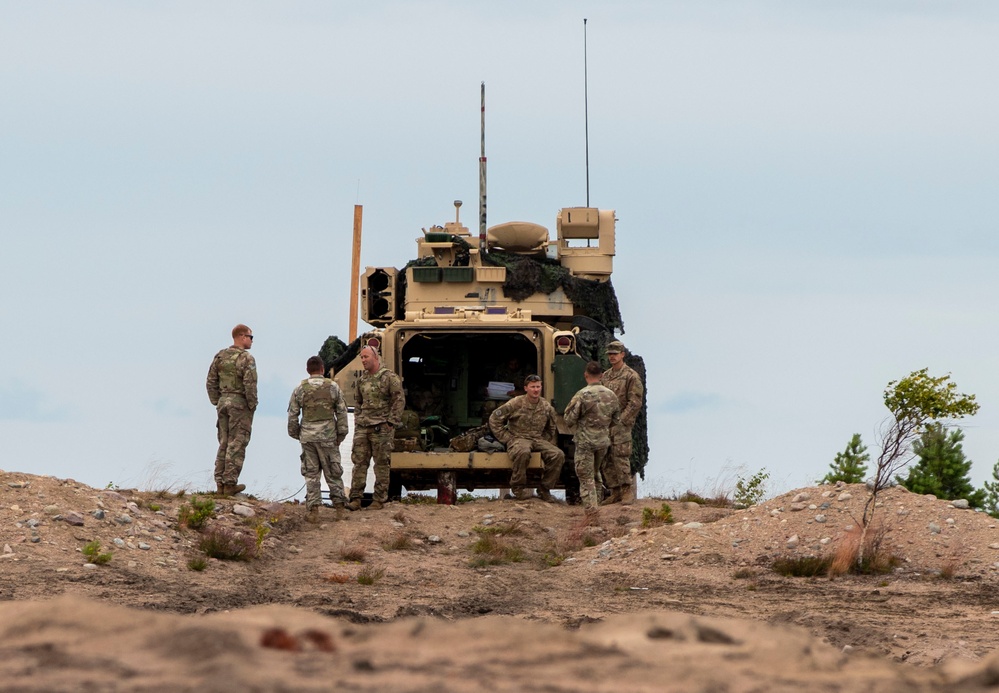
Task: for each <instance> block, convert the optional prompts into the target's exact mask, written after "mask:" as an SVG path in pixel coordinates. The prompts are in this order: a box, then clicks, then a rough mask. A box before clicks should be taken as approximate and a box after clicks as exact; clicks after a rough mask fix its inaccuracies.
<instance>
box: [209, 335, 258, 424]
mask: <svg viewBox="0 0 999 693" xmlns="http://www.w3.org/2000/svg"><path fill="white" fill-rule="evenodd" d="M205 387H206V388H207V389H208V400H209V401H210V402H211V403H212V404H214V405H215V406H218V405H220V404H236V405H245V406H246V407H247V408H249V409H250V411H253V410H254V409H256V408H257V362H256V361H254V360H253V357H252V356H251V355H250V352H248V351H246V350H245V349H240V348H239V347H235V346H231V347H226V348H225V349H223V350H222V351H220V352H219V353H217V354H215V358H213V359H212V365H211V366H210V367H209V368H208V378H207V380H206V381H205Z"/></svg>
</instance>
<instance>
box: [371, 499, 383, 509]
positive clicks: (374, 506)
mask: <svg viewBox="0 0 999 693" xmlns="http://www.w3.org/2000/svg"><path fill="white" fill-rule="evenodd" d="M384 507H385V504H384V503H382V502H381V501H371V505H369V506H368V510H381V509H382V508H384Z"/></svg>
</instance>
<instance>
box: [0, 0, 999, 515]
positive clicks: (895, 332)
mask: <svg viewBox="0 0 999 693" xmlns="http://www.w3.org/2000/svg"><path fill="white" fill-rule="evenodd" d="M583 17H587V18H588V19H589V23H588V29H587V30H588V38H589V44H588V59H589V105H590V110H589V120H590V127H589V130H590V165H591V171H590V184H591V194H590V199H591V203H592V204H593V205H595V206H600V207H604V208H612V209H615V210H617V215H618V218H619V220H620V221H619V224H618V256H617V258H616V260H615V263H616V264H615V268H616V275H615V280H614V283H615V286H616V287H617V290H618V294H619V297H620V299H621V302H622V310H623V313H624V319H625V327H626V330H627V331H626V333H625V334H624V335H623V339H624V341H625V343H627V344H628V345H629V346H630V347H631V348H632V349H634V350H635V351H637V352H638V353H640V354H642V355H643V356H644V357H645V359H646V362H647V364H648V367H649V379H650V383H649V405H650V416H651V424H650V425H651V445H652V454H651V462H650V464H649V467H648V470H647V471H648V477H649V485H648V488H649V489H650V490H656V491H670V490H680V491H682V490H684V489H686V488H687V487H694V488H695V489H697V490H702V491H710V490H713V489H714V487H715V486H717V485H719V484H722V485H723V484H724V483H726V482H728V483H729V484H731V483H732V482H734V479H733V478H732V477H734V475H735V474H736V473H737V472H738V470H739V468H741V469H742V470H743V471H744V473H745V474H746V475H748V474H749V473H752V472H755V471H756V470H758V469H760V468H763V467H765V468H767V469H768V470H769V471H770V472H771V474H772V480H773V490H775V491H783V490H788V489H790V488H794V487H798V486H803V485H805V484H807V483H809V482H810V481H813V480H814V479H817V478H819V477H820V476H822V475H823V474H824V473H825V471H826V468H827V466H828V464H829V462H830V461H831V460H832V458H833V457H834V456H835V454H836V452H838V451H840V450H842V449H843V448H844V447H845V445H846V443H847V442H848V441H849V439H850V436H851V435H852V434H853V433H860V434H861V435H862V436H863V438H864V441H865V442H866V443H867V444H868V445H870V446H871V447H872V448H873V447H874V441H875V437H874V432H875V429H876V428H877V426H878V424H879V423H880V422H881V420H882V418H883V416H884V414H886V410H885V409H884V408H883V405H882V403H881V392H882V390H883V389H884V386H885V385H886V383H887V382H888V381H889V380H893V379H897V378H900V377H903V376H904V375H906V374H907V373H909V372H910V371H913V370H916V369H919V368H922V367H929V368H930V370H931V371H932V372H933V373H935V374H942V373H946V372H952V373H953V377H954V379H955V380H956V382H957V383H958V385H959V387H960V388H961V389H962V390H963V391H968V392H974V393H976V394H977V395H978V398H979V401H980V403H981V404H982V410H981V413H980V414H979V415H978V416H976V417H975V418H974V419H972V420H970V421H968V422H967V424H966V426H965V431H966V440H965V451H966V453H967V454H968V456H969V457H970V458H971V459H972V460H974V462H975V467H974V469H973V478H974V479H975V481H976V483H980V482H981V481H982V480H984V479H986V478H989V477H990V475H991V468H992V465H993V464H994V463H995V461H996V460H997V459H999V413H997V412H999V408H997V407H999V383H997V382H996V381H997V379H996V375H995V372H996V371H995V368H994V363H993V362H994V357H993V355H992V350H993V349H994V346H995V344H996V343H997V341H999V340H997V336H999V335H997V327H996V321H995V320H994V316H993V311H994V307H995V305H996V304H997V298H999V280H997V279H996V273H995V271H994V266H995V259H996V255H997V254H999V235H997V234H996V233H995V226H996V223H997V222H996V220H997V219H999V199H997V196H996V190H997V184H999V135H997V131H996V129H995V125H994V124H995V123H996V122H999V94H997V92H996V90H995V89H994V84H993V82H994V72H995V67H996V65H997V64H999V42H996V40H995V36H996V35H997V31H996V30H997V28H999V9H997V8H996V7H995V6H994V5H993V4H992V3H986V2H951V3H946V4H943V3H933V2H887V1H885V2H838V3H830V2H804V1H798V2H777V1H769V2H768V1H762V0H761V1H758V2H668V1H662V2H628V1H621V2H531V3H527V2H504V3H485V2H460V3H459V2H445V1H440V2H430V3H406V2H367V3H342V2H282V3H264V2H231V3H223V2H219V3H202V2H188V3H176V2H160V3H155V4H153V3H149V4H137V3H125V2H90V3H77V2H61V3H60V2H51V3H25V2H2V1H0V93H3V95H4V96H3V98H2V99H0V234H2V239H3V253H2V255H0V295H2V299H0V325H2V334H3V339H0V468H2V469H6V470H8V471H10V470H16V471H24V472H31V473H36V474H53V475H56V476H62V477H74V478H77V479H79V480H81V481H84V482H86V483H88V484H91V485H97V486H102V485H104V484H106V483H108V482H109V481H113V482H115V483H118V484H121V485H140V486H143V485H150V484H159V485H166V484H174V483H176V484H179V485H184V484H192V485H194V486H201V487H206V486H208V485H209V482H210V478H211V468H212V462H213V459H214V449H215V440H214V414H213V411H212V408H211V406H210V405H209V403H208V401H207V397H206V395H205V392H204V377H205V373H206V371H207V368H208V363H209V361H210V359H211V356H212V355H213V354H214V353H215V351H216V350H218V349H219V348H221V347H223V346H225V345H226V344H227V343H229V341H230V339H229V330H230V329H231V327H232V325H233V324H234V323H236V322H240V321H241V322H246V323H247V324H249V325H250V326H252V327H253V329H254V331H255V334H256V335H257V340H256V343H255V345H254V349H253V353H254V355H255V356H256V358H257V363H258V368H259V372H260V378H261V410H260V412H259V414H258V417H257V420H256V422H255V425H254V433H253V440H252V441H251V443H250V447H249V450H248V454H247V462H246V467H245V469H244V480H245V481H246V482H247V483H248V484H249V485H250V488H251V490H257V491H260V492H266V493H269V494H270V495H272V496H278V495H282V494H285V493H290V492H292V491H294V490H296V489H297V488H298V487H299V486H300V485H301V480H300V479H301V478H300V476H299V475H298V448H297V444H296V443H295V441H293V440H291V439H290V438H288V437H287V435H286V433H285V424H284V409H285V406H286V404H287V398H288V395H289V394H290V392H291V389H292V388H293V387H294V385H295V384H296V383H297V382H298V381H299V379H300V378H301V377H303V375H304V374H303V373H302V371H303V367H302V364H303V363H304V361H305V358H306V357H307V356H308V355H309V354H311V353H314V352H315V351H316V350H317V349H318V347H319V346H320V344H321V343H322V341H323V339H324V338H325V337H326V336H327V335H329V334H338V335H340V336H341V337H346V334H347V332H348V328H347V315H348V293H347V292H348V288H349V278H348V276H347V275H348V270H349V261H350V253H349V245H348V244H349V239H350V231H351V222H352V215H353V205H354V204H362V205H364V231H365V240H364V249H363V252H362V263H363V264H365V265H395V266H402V265H403V264H404V263H405V262H406V261H407V260H408V259H410V258H411V257H412V256H413V254H414V253H415V243H414V239H415V238H416V237H417V235H419V234H420V228H421V227H426V226H429V225H432V224H439V223H443V222H445V221H448V220H450V219H451V218H452V215H453V208H452V206H451V201H452V200H454V199H462V200H464V201H465V207H464V208H463V210H464V212H465V219H466V221H468V222H470V225H474V218H475V209H476V199H477V193H478V179H477V170H478V169H477V158H478V154H479V140H478V137H479V83H480V82H481V81H485V82H486V89H487V126H486V127H487V156H488V158H489V222H490V224H493V223H499V222H501V221H508V220H513V219H522V220H527V221H534V222H537V223H541V224H544V225H546V226H548V227H549V228H550V229H552V228H553V227H554V219H555V214H556V212H557V210H558V209H559V208H560V207H564V206H574V205H580V204H583V203H584V202H585V187H584V183H585V177H584V169H583V114H582V100H583V91H582V88H583V80H582V43H583V42H582V39H583V32H582V19H583ZM345 451H346V446H345Z"/></svg>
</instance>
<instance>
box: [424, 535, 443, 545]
mask: <svg viewBox="0 0 999 693" xmlns="http://www.w3.org/2000/svg"><path fill="white" fill-rule="evenodd" d="M427 541H429V542H430V543H431V544H440V543H441V538H440V537H439V536H437V535H436V534H431V535H430V536H429V537H427Z"/></svg>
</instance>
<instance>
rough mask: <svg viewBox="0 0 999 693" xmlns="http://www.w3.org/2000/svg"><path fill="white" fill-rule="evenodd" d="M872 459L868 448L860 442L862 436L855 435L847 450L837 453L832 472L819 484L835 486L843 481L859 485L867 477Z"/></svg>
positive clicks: (831, 467) (832, 464) (831, 466)
mask: <svg viewBox="0 0 999 693" xmlns="http://www.w3.org/2000/svg"><path fill="white" fill-rule="evenodd" d="M870 459H871V456H870V455H868V454H867V446H866V445H864V444H863V443H862V442H861V441H860V434H859V433H854V434H853V438H851V439H850V443H849V444H848V445H847V446H846V449H845V450H844V451H843V452H838V453H836V459H835V460H833V462H832V463H831V464H830V465H829V469H830V470H831V471H830V472H829V473H828V474H826V475H825V476H824V477H822V478H821V479H819V483H820V484H835V483H836V482H837V481H842V482H843V483H846V484H859V483H860V482H862V481H863V480H864V477H865V476H867V462H868V461H869V460H870Z"/></svg>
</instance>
